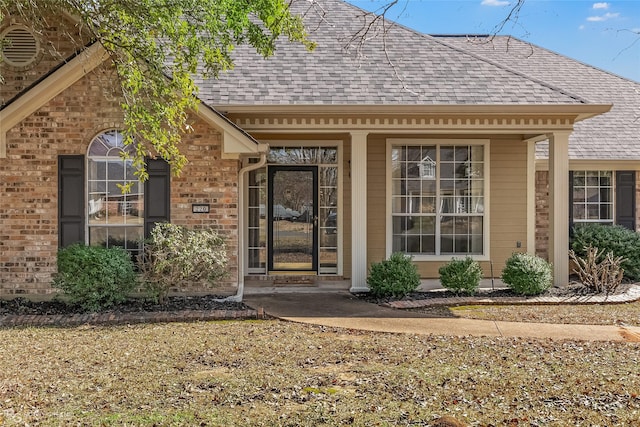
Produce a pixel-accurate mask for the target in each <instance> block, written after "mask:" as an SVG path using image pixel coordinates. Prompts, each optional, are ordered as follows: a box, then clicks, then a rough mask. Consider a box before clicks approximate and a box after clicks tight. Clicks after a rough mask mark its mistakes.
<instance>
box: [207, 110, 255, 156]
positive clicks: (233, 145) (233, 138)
mask: <svg viewBox="0 0 640 427" xmlns="http://www.w3.org/2000/svg"><path fill="white" fill-rule="evenodd" d="M197 115H198V116H199V117H200V118H201V119H202V120H204V121H205V122H207V123H208V124H209V125H211V126H212V127H214V128H216V129H218V130H219V131H220V132H221V133H222V158H223V159H239V158H240V156H241V155H246V154H255V155H257V154H259V153H260V150H261V146H260V144H259V143H258V142H257V141H256V140H254V139H253V138H251V137H250V136H249V135H247V134H246V133H244V132H242V131H241V130H240V129H239V128H237V127H236V126H235V125H234V124H232V123H231V122H230V121H229V120H227V119H225V118H224V117H222V116H220V115H219V114H216V112H215V111H213V110H212V109H211V108H209V107H207V106H206V105H200V108H198V111H197Z"/></svg>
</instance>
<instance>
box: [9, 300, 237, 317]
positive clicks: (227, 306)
mask: <svg viewBox="0 0 640 427" xmlns="http://www.w3.org/2000/svg"><path fill="white" fill-rule="evenodd" d="M221 298H224V297H221V296H219V295H205V296H171V297H168V298H167V299H166V301H165V302H164V303H162V304H158V303H155V302H153V301H151V300H146V299H142V298H132V299H130V300H127V301H125V302H123V303H120V304H117V305H114V306H112V307H110V308H108V309H106V310H103V311H101V312H100V313H110V314H120V313H141V312H147V313H149V312H177V311H184V310H189V311H211V310H248V309H249V307H248V306H247V305H245V304H243V303H241V302H220V301H216V300H217V299H221ZM86 313H88V312H87V311H86V310H83V309H82V308H80V307H78V306H73V305H69V304H66V303H65V302H64V301H62V300H59V299H53V300H50V301H30V300H28V299H26V298H15V299H11V300H0V316H3V315H48V316H52V315H72V314H86Z"/></svg>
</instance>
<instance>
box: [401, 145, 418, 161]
mask: <svg viewBox="0 0 640 427" xmlns="http://www.w3.org/2000/svg"><path fill="white" fill-rule="evenodd" d="M406 155H407V157H406V158H405V159H403V160H406V161H409V162H416V163H417V162H420V161H421V160H422V147H421V146H408V147H407V150H406Z"/></svg>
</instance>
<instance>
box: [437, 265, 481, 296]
mask: <svg viewBox="0 0 640 427" xmlns="http://www.w3.org/2000/svg"><path fill="white" fill-rule="evenodd" d="M438 273H440V283H441V284H442V286H444V287H445V288H447V289H449V290H451V291H453V292H455V293H467V294H470V295H473V294H475V293H476V291H477V290H478V286H479V285H480V280H482V268H480V264H478V262H477V261H475V260H473V259H471V258H470V257H466V258H465V259H463V260H460V259H455V258H453V259H452V260H451V261H450V262H449V263H447V264H445V265H443V266H442V267H440V269H439V270H438Z"/></svg>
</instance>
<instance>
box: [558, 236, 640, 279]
mask: <svg viewBox="0 0 640 427" xmlns="http://www.w3.org/2000/svg"><path fill="white" fill-rule="evenodd" d="M590 246H591V247H594V248H598V249H599V250H600V255H599V257H598V262H602V261H603V260H604V257H605V256H606V254H608V253H610V252H611V253H612V254H613V256H614V257H616V258H617V257H623V258H624V260H622V263H621V264H620V266H621V267H622V269H623V270H624V277H625V278H627V279H629V280H633V281H638V280H640V234H638V233H636V232H635V231H632V230H629V229H627V228H624V227H622V226H619V225H601V224H585V225H580V226H577V227H575V228H574V229H573V238H572V241H571V249H573V251H574V252H575V254H576V255H577V256H578V257H583V258H584V257H586V256H587V249H586V248H588V247H590Z"/></svg>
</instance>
